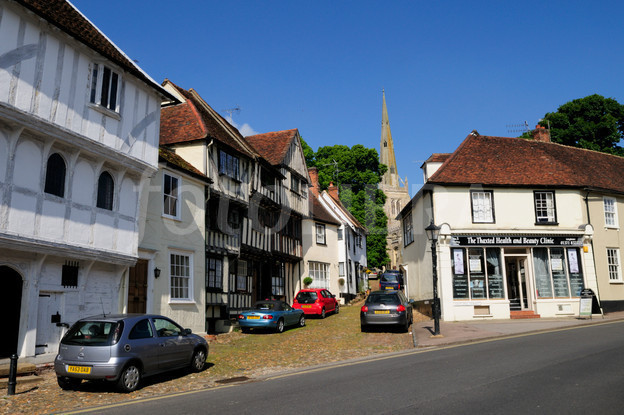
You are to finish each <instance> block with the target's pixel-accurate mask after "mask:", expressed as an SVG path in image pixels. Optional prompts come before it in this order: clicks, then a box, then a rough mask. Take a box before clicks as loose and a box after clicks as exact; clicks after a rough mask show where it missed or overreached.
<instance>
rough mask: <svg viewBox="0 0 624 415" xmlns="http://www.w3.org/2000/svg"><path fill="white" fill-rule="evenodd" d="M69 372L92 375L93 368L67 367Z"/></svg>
mask: <svg viewBox="0 0 624 415" xmlns="http://www.w3.org/2000/svg"><path fill="white" fill-rule="evenodd" d="M67 371H68V372H69V373H84V374H87V375H88V374H89V373H91V368H90V367H89V366H67Z"/></svg>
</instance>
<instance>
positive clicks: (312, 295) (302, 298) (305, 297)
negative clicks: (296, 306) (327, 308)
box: [297, 291, 318, 303]
mask: <svg viewBox="0 0 624 415" xmlns="http://www.w3.org/2000/svg"><path fill="white" fill-rule="evenodd" d="M317 298H318V296H317V295H316V292H314V291H306V292H302V293H299V294H297V301H299V302H300V303H306V302H310V303H313V302H315V301H316V299H317Z"/></svg>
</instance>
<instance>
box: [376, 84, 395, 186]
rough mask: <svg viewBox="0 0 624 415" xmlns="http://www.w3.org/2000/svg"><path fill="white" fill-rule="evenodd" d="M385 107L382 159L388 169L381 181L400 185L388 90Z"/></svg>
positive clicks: (383, 92)
mask: <svg viewBox="0 0 624 415" xmlns="http://www.w3.org/2000/svg"><path fill="white" fill-rule="evenodd" d="M382 94H383V107H382V110H381V143H380V149H381V151H380V159H381V160H380V161H381V163H382V164H385V165H386V166H388V171H386V173H384V175H383V177H382V179H381V183H382V184H384V185H390V186H399V174H398V172H397V166H396V159H395V158H394V143H393V142H392V133H391V132H390V121H389V120H388V109H387V108H386V91H385V89H384V90H382Z"/></svg>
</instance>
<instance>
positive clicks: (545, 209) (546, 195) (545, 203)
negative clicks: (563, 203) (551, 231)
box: [533, 192, 557, 225]
mask: <svg viewBox="0 0 624 415" xmlns="http://www.w3.org/2000/svg"><path fill="white" fill-rule="evenodd" d="M533 195H534V200H535V222H536V224H538V225H540V224H542V225H552V224H556V223H557V215H556V210H555V193H554V192H534V193H533Z"/></svg>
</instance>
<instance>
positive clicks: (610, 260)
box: [607, 248, 622, 282]
mask: <svg viewBox="0 0 624 415" xmlns="http://www.w3.org/2000/svg"><path fill="white" fill-rule="evenodd" d="M607 265H608V267H609V282H622V268H621V262H620V250H619V249H618V248H607Z"/></svg>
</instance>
